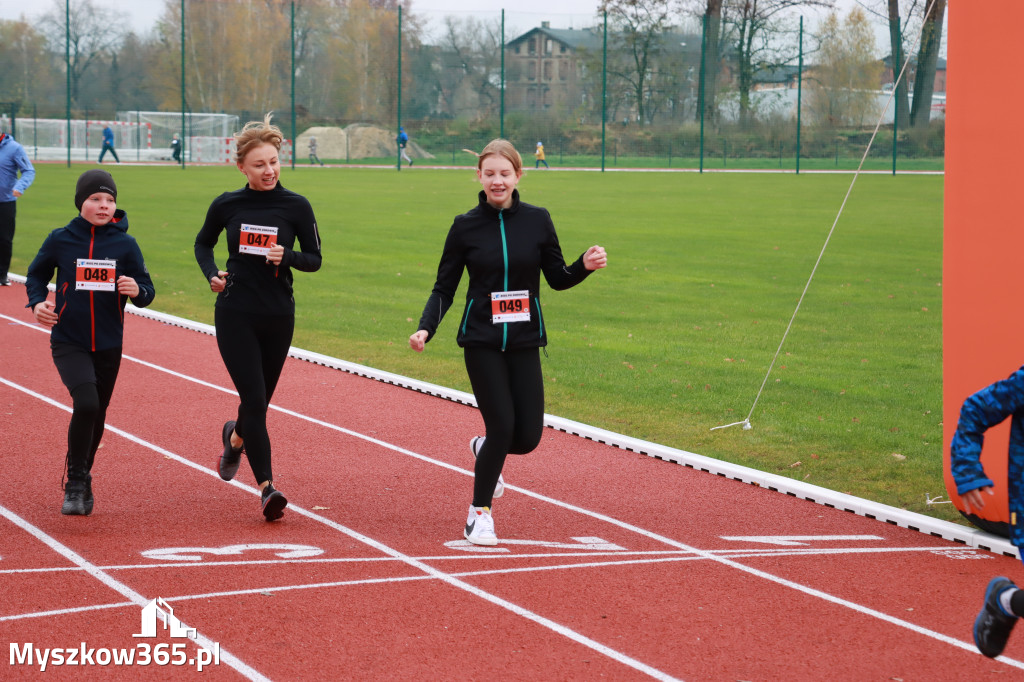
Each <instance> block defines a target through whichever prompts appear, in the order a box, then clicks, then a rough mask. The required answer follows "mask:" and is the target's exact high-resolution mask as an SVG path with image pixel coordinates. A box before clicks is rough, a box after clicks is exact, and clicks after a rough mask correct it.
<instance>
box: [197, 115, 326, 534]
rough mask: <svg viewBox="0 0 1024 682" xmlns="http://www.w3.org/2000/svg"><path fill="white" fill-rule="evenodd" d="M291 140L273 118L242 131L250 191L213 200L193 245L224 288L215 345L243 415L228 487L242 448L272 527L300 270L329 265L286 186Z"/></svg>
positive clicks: (278, 504)
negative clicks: (270, 428)
mask: <svg viewBox="0 0 1024 682" xmlns="http://www.w3.org/2000/svg"><path fill="white" fill-rule="evenodd" d="M283 140H284V136H283V135H282V133H281V130H280V129H279V128H278V127H277V126H274V125H271V124H270V114H267V115H266V117H265V118H264V119H263V121H262V122H259V121H252V122H249V123H247V124H246V125H245V127H243V128H242V131H241V132H239V133H236V134H235V143H236V151H235V159H236V164H237V166H238V170H239V171H241V172H242V175H244V176H245V178H246V185H245V187H243V188H242V189H239V190H235V191H233V192H225V193H224V194H221V195H220V196H219V197H217V198H216V199H214V200H213V203H212V204H210V209H209V211H207V213H206V222H205V223H203V227H202V229H201V230H199V234H198V235H197V236H196V244H195V253H196V261H197V262H198V263H199V267H200V268H201V269H202V271H203V275H204V276H205V277H206V279H207V280H208V281H209V283H210V290H211V291H215V292H217V304H216V309H215V311H214V325H215V327H216V329H217V347H218V348H219V349H220V355H221V358H223V360H224V366H225V367H226V368H227V370H228V374H230V375H231V381H232V382H233V383H234V385H235V390H237V391H238V397H239V399H240V405H239V407H238V416H237V418H236V419H234V420H231V421H228V422H226V423H225V424H224V428H223V429H222V431H221V442H222V444H223V451H222V453H221V456H220V461H219V463H218V470H219V472H220V477H221V478H223V479H224V480H225V481H230V480H231V479H232V478H234V477H235V473H236V472H237V471H238V465H239V461H240V460H241V457H242V452H243V450H244V452H245V454H246V456H247V457H248V459H249V466H251V467H252V473H253V475H254V476H255V477H256V482H257V483H258V484H259V488H260V491H261V505H262V509H263V516H264V517H265V518H266V520H267V521H274V520H276V519H279V518H281V516H282V515H283V514H284V508H285V506H287V504H288V500H287V499H285V496H284V495H283V494H282V493H281V492H280V491H278V490H276V489H275V488H274V475H273V471H272V469H271V463H270V436H269V435H268V434H267V408H268V406H269V405H270V399H271V397H272V396H273V395H274V389H275V388H276V387H277V381H278V379H279V378H280V376H281V370H282V369H283V368H284V361H285V359H286V358H287V357H288V349H289V347H290V346H291V343H292V332H293V331H294V329H295V298H294V296H293V291H292V269H295V270H300V271H302V272H316V271H317V270H319V269H320V262H321V258H320V233H319V232H318V230H317V226H316V218H315V217H314V216H313V208H312V207H311V206H310V205H309V201H307V200H306V198H305V197H303V196H301V195H299V194H296V193H295V192H291V191H289V190H286V189H285V188H284V187H282V186H281V183H280V182H279V178H280V175H281V162H280V158H279V153H280V150H281V142H282V141H283ZM221 232H224V233H225V235H226V240H227V246H228V260H227V265H226V266H225V267H226V270H221V269H220V268H218V266H217V262H216V261H215V259H214V255H213V248H214V247H215V246H216V245H217V240H218V238H219V237H220V233H221ZM296 239H298V242H299V246H300V250H299V251H295V250H294V246H295V240H296Z"/></svg>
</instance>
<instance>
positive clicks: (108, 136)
mask: <svg viewBox="0 0 1024 682" xmlns="http://www.w3.org/2000/svg"><path fill="white" fill-rule="evenodd" d="M107 152H110V153H111V154H113V155H114V161H117V162H118V163H121V159H119V158H117V151H116V150H115V149H114V131H113V130H111V129H110V126H107V127H106V128H104V129H103V149H101V150H100V160H99V162H100V163H103V157H104V156H105V155H106V153H107Z"/></svg>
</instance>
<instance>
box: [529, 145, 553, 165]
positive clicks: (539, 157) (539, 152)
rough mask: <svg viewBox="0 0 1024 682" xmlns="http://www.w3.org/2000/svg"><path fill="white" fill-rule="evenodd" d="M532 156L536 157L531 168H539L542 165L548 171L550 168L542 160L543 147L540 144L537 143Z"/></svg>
mask: <svg viewBox="0 0 1024 682" xmlns="http://www.w3.org/2000/svg"><path fill="white" fill-rule="evenodd" d="M533 155H534V156H536V157H537V163H536V164H534V166H533V167H534V168H540V165H541V164H542V163H543V164H544V167H545V168H548V169H550V168H551V166H549V165H548V162H547V161H545V160H544V145H543V144H541V143H540V142H537V148H536V149H535V150H534V151H533Z"/></svg>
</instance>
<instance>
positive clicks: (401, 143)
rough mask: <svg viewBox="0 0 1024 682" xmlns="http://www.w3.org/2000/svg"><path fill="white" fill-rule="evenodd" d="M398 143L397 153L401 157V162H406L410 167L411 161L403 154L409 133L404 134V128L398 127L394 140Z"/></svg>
mask: <svg viewBox="0 0 1024 682" xmlns="http://www.w3.org/2000/svg"><path fill="white" fill-rule="evenodd" d="M395 141H396V142H397V143H398V153H399V154H401V155H402V161H408V162H409V165H410V166H411V165H412V159H410V158H409V155H408V154H406V153H405V145H407V144H409V133H407V132H405V128H403V127H402V126H398V137H396V138H395Z"/></svg>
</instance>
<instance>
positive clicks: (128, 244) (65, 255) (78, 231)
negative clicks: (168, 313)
mask: <svg viewBox="0 0 1024 682" xmlns="http://www.w3.org/2000/svg"><path fill="white" fill-rule="evenodd" d="M79 258H87V259H90V260H115V261H117V269H116V276H117V277H120V276H121V275H127V276H128V277H131V278H133V279H134V280H135V281H136V283H138V285H139V295H138V296H135V297H134V298H132V303H134V304H135V305H136V306H138V307H139V308H145V307H146V306H147V305H149V304H150V303H152V302H153V298H154V297H155V296H156V290H155V288H154V287H153V280H152V279H150V276H149V271H148V270H146V263H145V261H144V260H143V258H142V251H141V250H139V245H138V243H136V241H135V238H134V237H132V236H131V235H129V234H128V217H127V216H126V215H125V212H124V211H122V210H121V209H117V210H116V211H115V212H114V219H113V220H112V221H110V222H109V223H107V224H106V225H92V224H91V223H90V222H89V221H88V220H86V219H85V218H83V217H82V216H78V217H77V218H75V219H74V220H72V221H71V222H70V223H68V224H67V225H66V226H65V227H62V228H59V229H56V230H54V231H53V232H51V233H50V234H49V235H48V236H47V237H46V239H45V240H44V241H43V245H42V247H41V248H40V249H39V253H37V254H36V257H35V259H33V261H32V264H31V265H30V266H29V268H28V275H27V277H26V281H25V289H26V290H27V292H28V307H29V308H31V307H33V306H34V305H35V304H37V303H39V302H41V301H45V300H46V298H47V294H48V293H49V292H48V291H47V288H46V285H47V284H48V283H49V282H50V280H51V279H53V274H54V271H56V273H57V282H56V286H57V294H56V300H55V302H56V308H55V309H54V312H56V313H57V316H58V320H57V324H55V325H54V326H53V329H52V331H51V334H50V340H51V342H64V343H74V344H77V345H79V346H81V347H82V348H85V349H87V350H91V351H100V350H108V349H111V348H118V347H120V346H121V345H122V339H123V336H124V307H125V305H127V303H128V297H127V296H123V295H121V294H119V293H118V292H117V291H89V290H80V291H78V290H76V289H75V273H76V265H77V260H78V259H79Z"/></svg>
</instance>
